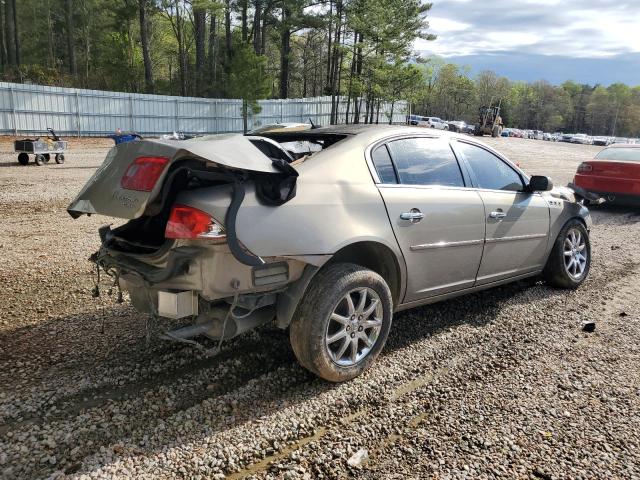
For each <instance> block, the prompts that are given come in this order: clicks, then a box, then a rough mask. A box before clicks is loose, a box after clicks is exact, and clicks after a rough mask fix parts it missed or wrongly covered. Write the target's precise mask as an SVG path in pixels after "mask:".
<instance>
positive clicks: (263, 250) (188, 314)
mask: <svg viewBox="0 0 640 480" xmlns="http://www.w3.org/2000/svg"><path fill="white" fill-rule="evenodd" d="M583 203H585V202H584V201H583V199H581V198H580V197H578V196H577V195H576V194H575V193H574V192H572V191H571V190H568V189H566V188H565V189H553V186H552V184H551V181H550V179H548V178H547V177H542V176H532V177H529V176H527V175H526V174H525V173H524V172H522V171H521V170H520V169H519V168H518V167H516V166H515V165H513V164H512V163H511V162H509V161H508V160H507V159H505V158H504V157H503V156H501V155H500V154H499V153H497V152H495V151H494V150H492V149H490V148H488V147H487V146H485V145H484V144H482V143H480V142H478V141H477V140H475V139H473V138H470V137H466V136H461V135H456V134H449V133H446V132H440V131H433V130H431V131H424V130H418V129H415V128H412V127H372V126H342V127H329V128H317V129H310V130H306V131H281V132H265V133H262V134H261V135H260V136H255V135H254V136H242V135H221V136H213V137H203V138H199V139H192V140H185V141H173V140H141V141H134V142H129V143H124V144H120V145H118V146H116V147H114V148H113V149H112V150H111V151H110V152H109V154H108V155H107V158H106V159H105V161H104V164H103V165H102V166H101V167H100V168H99V169H98V170H97V171H96V173H95V174H94V175H93V177H92V178H91V179H90V180H89V182H88V183H87V185H86V186H85V187H84V188H83V190H82V191H81V192H80V194H79V195H78V196H77V198H76V199H75V200H74V201H73V202H72V203H71V205H70V206H69V208H68V211H69V213H70V214H71V215H72V216H73V217H78V216H80V215H81V214H100V215H106V216H111V217H119V218H122V219H126V220H128V221H127V222H126V223H124V224H123V225H122V226H119V227H117V228H114V229H111V228H110V227H108V226H106V227H103V228H102V229H101V230H100V236H101V240H102V247H101V248H100V250H99V251H98V252H96V254H95V255H94V256H93V257H92V259H93V260H94V261H95V262H96V264H97V265H98V268H99V269H102V270H104V271H106V272H108V273H109V274H110V275H113V276H115V277H116V279H117V281H118V282H119V283H120V285H121V287H122V288H123V289H124V290H126V291H128V293H129V295H130V298H131V302H132V303H133V305H134V307H135V308H136V309H138V310H139V311H141V312H144V313H148V314H151V315H155V316H159V317H168V318H171V319H176V322H175V323H176V326H175V329H174V330H172V331H170V332H167V336H168V337H170V338H174V339H181V340H186V339H192V338H194V337H197V336H199V335H205V336H208V337H210V338H212V339H217V340H219V341H222V340H223V339H228V338H231V337H234V336H236V335H238V334H240V333H242V332H245V331H247V330H249V329H252V328H255V327H257V326H259V325H261V324H264V323H266V322H271V321H275V322H276V324H277V325H278V326H279V327H281V328H283V329H285V328H287V327H288V328H289V335H290V339H291V345H292V347H293V351H294V352H295V354H296V357H297V358H298V360H299V361H300V363H301V364H302V365H303V366H304V367H306V368H307V369H309V370H310V371H312V372H314V373H315V374H317V375H319V376H320V377H322V378H324V379H327V380H330V381H343V380H348V379H351V378H353V377H355V376H357V375H359V374H360V373H362V372H363V371H364V370H366V369H367V368H368V367H369V366H370V365H371V364H372V363H373V361H374V360H375V359H376V357H377V356H378V354H379V353H380V351H381V350H382V348H383V346H384V344H385V341H386V339H387V335H388V333H389V329H390V328H391V323H392V316H393V313H394V312H398V311H400V310H404V309H407V308H411V307H415V306H419V305H424V304H427V303H432V302H436V301H439V300H443V299H447V298H451V297H453V296H457V295H462V294H465V293H468V292H473V291H477V290H482V289H486V288H491V287H495V286H497V285H500V284H504V283H507V282H512V281H515V280H519V279H522V278H525V277H532V276H536V275H542V276H543V278H544V279H545V280H546V281H547V282H548V283H549V284H550V285H553V286H556V287H562V288H576V287H578V286H579V285H580V284H581V283H582V282H583V281H584V280H585V278H586V277H587V274H588V272H589V265H590V260H591V251H590V243H589V233H588V232H589V227H590V224H591V219H590V216H589V212H588V210H587V208H586V207H585V206H584V205H583Z"/></svg>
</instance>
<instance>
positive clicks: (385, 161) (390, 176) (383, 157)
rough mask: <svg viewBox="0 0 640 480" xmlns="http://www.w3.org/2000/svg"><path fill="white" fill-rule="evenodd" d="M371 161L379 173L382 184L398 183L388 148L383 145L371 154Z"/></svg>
mask: <svg viewBox="0 0 640 480" xmlns="http://www.w3.org/2000/svg"><path fill="white" fill-rule="evenodd" d="M371 160H372V161H373V166H374V167H375V169H376V172H378V177H379V178H380V183H398V179H397V178H396V172H395V170H394V169H393V163H391V157H390V156H389V152H388V151H387V147H385V146H384V145H382V146H381V147H378V148H376V149H375V150H374V151H373V153H372V154H371Z"/></svg>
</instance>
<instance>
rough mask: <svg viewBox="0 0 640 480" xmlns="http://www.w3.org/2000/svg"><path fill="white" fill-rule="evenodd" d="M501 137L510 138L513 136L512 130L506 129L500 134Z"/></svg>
mask: <svg viewBox="0 0 640 480" xmlns="http://www.w3.org/2000/svg"><path fill="white" fill-rule="evenodd" d="M500 136H501V137H510V136H511V129H510V128H505V129H503V130H502V133H501V134H500Z"/></svg>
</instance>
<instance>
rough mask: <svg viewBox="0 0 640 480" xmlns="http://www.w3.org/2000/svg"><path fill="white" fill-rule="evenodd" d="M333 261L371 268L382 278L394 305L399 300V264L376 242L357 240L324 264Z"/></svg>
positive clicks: (332, 262)
mask: <svg viewBox="0 0 640 480" xmlns="http://www.w3.org/2000/svg"><path fill="white" fill-rule="evenodd" d="M334 263H355V264H357V265H360V266H362V267H365V268H368V269H370V270H373V271H374V272H376V273H377V274H378V275H380V276H381V277H382V278H384V280H385V282H387V285H389V289H390V290H391V296H392V298H393V303H394V305H397V304H398V302H399V300H400V298H399V297H400V287H401V286H400V279H401V274H400V265H399V264H398V259H397V258H396V255H395V254H394V253H393V251H392V250H391V249H390V248H389V247H387V246H386V245H383V244H382V243H377V242H357V243H352V244H351V245H347V246H346V247H343V248H341V249H340V250H338V251H337V252H336V253H335V254H334V255H333V257H332V258H331V260H329V262H327V263H326V265H331V264H334Z"/></svg>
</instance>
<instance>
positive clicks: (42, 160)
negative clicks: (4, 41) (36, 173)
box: [36, 154, 47, 167]
mask: <svg viewBox="0 0 640 480" xmlns="http://www.w3.org/2000/svg"><path fill="white" fill-rule="evenodd" d="M46 162H47V160H46V159H45V158H44V155H40V154H38V155H36V165H38V166H39V167H41V166H42V165H44V164H45V163H46Z"/></svg>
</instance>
